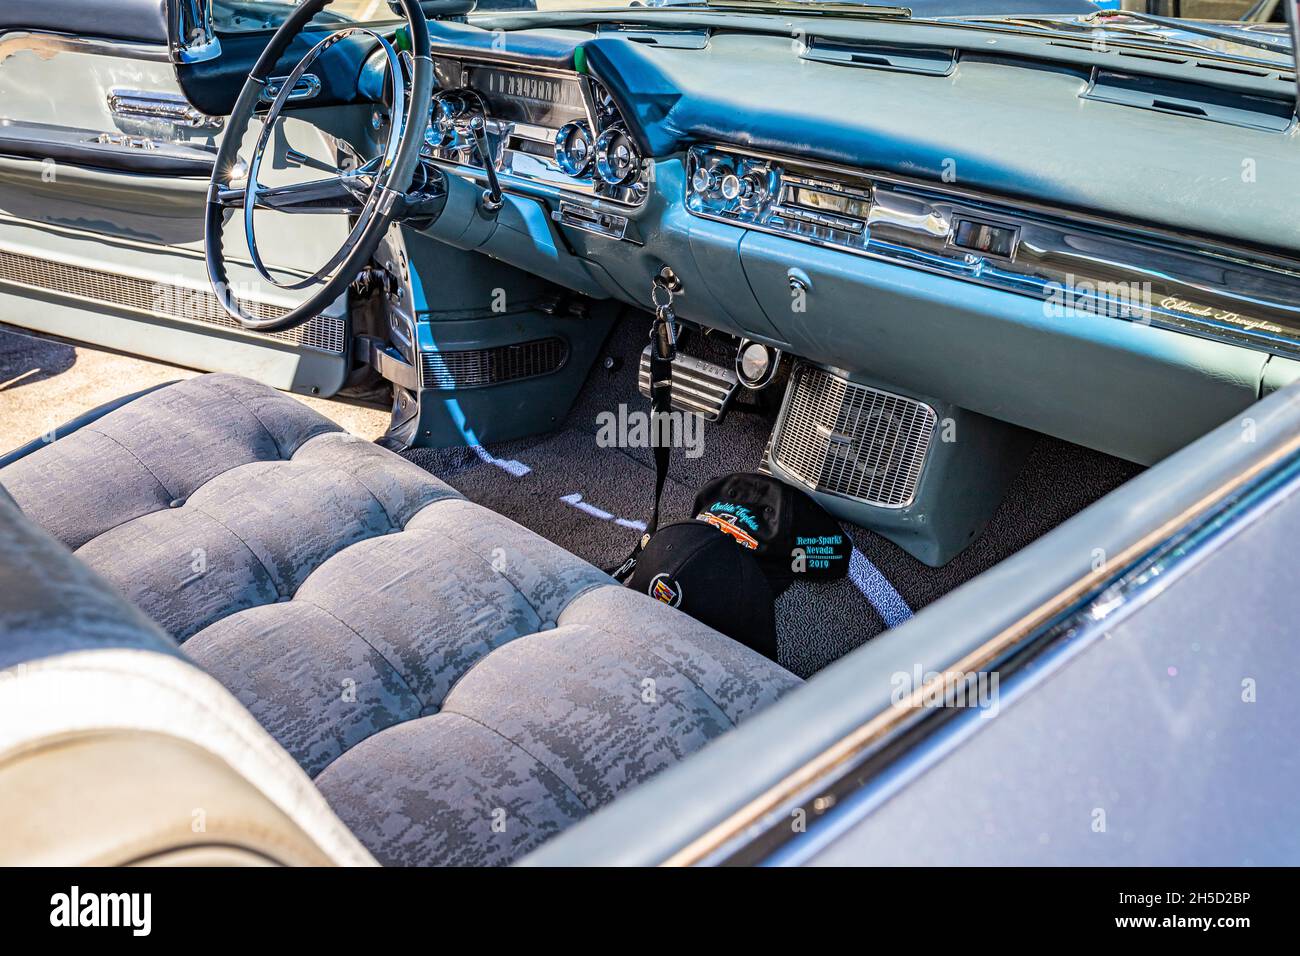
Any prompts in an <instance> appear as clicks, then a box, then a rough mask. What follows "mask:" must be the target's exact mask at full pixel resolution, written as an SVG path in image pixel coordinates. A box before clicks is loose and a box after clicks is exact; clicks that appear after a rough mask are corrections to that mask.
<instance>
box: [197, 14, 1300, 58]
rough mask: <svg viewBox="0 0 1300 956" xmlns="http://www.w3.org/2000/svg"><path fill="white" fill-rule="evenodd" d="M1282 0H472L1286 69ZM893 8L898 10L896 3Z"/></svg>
mask: <svg viewBox="0 0 1300 956" xmlns="http://www.w3.org/2000/svg"><path fill="white" fill-rule="evenodd" d="M1283 2H1284V0H1097V2H1092V0H896V5H886V0H877V2H869V0H478V5H477V12H478V13H479V14H484V13H494V12H502V11H532V10H538V11H542V12H547V11H583V10H586V11H593V10H614V9H619V8H622V9H627V8H642V9H644V8H647V7H651V8H664V7H678V8H681V9H683V10H686V9H690V8H697V9H706V8H707V9H711V10H712V12H714V13H716V14H720V15H724V16H725V15H727V14H728V13H731V12H733V11H734V12H735V13H736V14H740V13H753V12H756V11H758V12H761V11H762V9H763V8H764V7H770V8H773V9H774V10H789V9H793V8H798V7H799V6H801V5H805V6H807V7H809V9H810V11H811V10H812V8H814V7H816V8H819V9H818V10H817V12H818V13H819V14H822V15H826V14H834V15H837V16H840V17H890V18H893V19H898V18H899V17H900V16H908V15H909V13H910V18H911V19H913V20H934V19H940V18H960V19H961V20H962V21H963V22H965V23H966V24H968V25H970V26H976V25H978V26H981V27H983V28H994V29H999V30H1003V31H1013V32H1026V33H1028V32H1037V33H1048V34H1062V33H1064V34H1067V35H1071V36H1073V37H1076V38H1079V39H1084V40H1087V41H1088V42H1089V43H1094V44H1095V43H1098V42H1105V43H1112V42H1113V43H1116V44H1122V45H1135V46H1146V47H1160V48H1164V49H1170V50H1178V51H1180V52H1184V53H1188V54H1196V53H1201V54H1204V55H1207V56H1218V57H1225V58H1229V59H1238V60H1249V61H1258V62H1264V63H1269V64H1270V65H1278V66H1289V65H1290V62H1291V55H1290V35H1289V33H1288V31H1287V27H1286V16H1285V8H1284V6H1283ZM293 6H294V2H293V0H215V2H214V3H213V18H214V21H215V23H216V28H217V30H218V32H222V33H228V32H245V31H253V30H270V29H274V28H275V27H276V26H278V25H279V23H280V22H281V21H282V20H283V19H284V17H285V16H287V14H288V11H289V10H291V9H292V8H293ZM900 8H902V9H900ZM394 19H395V15H394V14H393V12H392V10H391V8H390V7H389V5H388V2H387V0H334V2H333V3H331V4H330V5H329V6H328V7H326V8H325V11H324V12H323V13H322V14H320V16H319V18H318V21H317V22H318V23H320V24H321V25H323V26H330V25H336V24H341V23H346V22H360V23H373V22H391V21H393V20H394Z"/></svg>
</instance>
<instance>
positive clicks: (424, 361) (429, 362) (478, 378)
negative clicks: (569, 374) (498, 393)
mask: <svg viewBox="0 0 1300 956" xmlns="http://www.w3.org/2000/svg"><path fill="white" fill-rule="evenodd" d="M568 359H569V344H568V343H567V342H565V341H564V339H561V338H555V337H551V338H545V339H535V340H533V341H531V342H521V343H520V344H518V345H499V346H496V347H495V348H490V349H464V350H461V351H452V352H424V353H423V354H422V355H421V358H420V384H421V385H422V386H423V387H425V388H435V389H441V390H444V391H450V390H452V389H457V388H479V387H481V386H484V385H500V384H501V383H502V382H517V381H519V380H520V379H525V378H536V377H537V376H539V375H550V374H551V373H552V372H558V371H559V370H560V369H561V368H562V367H563V366H564V363H565V362H567V361H568Z"/></svg>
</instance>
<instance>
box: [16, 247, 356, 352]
mask: <svg viewBox="0 0 1300 956" xmlns="http://www.w3.org/2000/svg"><path fill="white" fill-rule="evenodd" d="M0 283H8V284H10V285H17V286H23V287H25V288H28V289H35V290H38V291H42V292H51V293H53V294H55V295H61V296H68V297H70V298H74V299H81V300H83V301H88V302H96V303H101V304H103V305H110V306H116V307H118V308H122V309H129V310H130V311H132V312H143V313H145V314H146V315H157V316H161V317H162V318H167V319H180V320H183V321H187V322H198V323H200V324H202V325H210V326H215V327H218V328H223V329H231V330H234V331H238V332H241V333H243V334H246V335H252V336H257V337H259V338H268V339H276V340H278V341H281V342H289V343H292V344H293V345H299V346H302V347H304V348H311V349H319V350H320V351H322V352H335V353H341V352H342V351H343V339H344V334H343V332H344V330H343V319H342V318H339V317H336V316H335V317H331V316H324V315H318V316H316V317H315V318H314V319H310V320H309V321H307V322H305V323H303V324H302V325H300V326H298V327H297V328H294V329H289V330H288V331H285V332H252V331H249V330H247V329H244V328H243V326H241V325H240V324H239V323H238V322H236V321H235V320H234V319H232V318H231V317H230V316H229V315H228V314H227V313H226V310H225V309H223V308H222V307H221V303H219V302H218V301H217V297H216V296H215V295H213V294H212V293H211V292H210V291H208V290H206V289H204V290H198V289H191V288H188V287H186V286H180V285H174V284H171V283H161V282H151V281H150V280H148V279H142V278H140V277H138V276H129V275H120V274H118V273H115V272H104V271H102V270H100V269H90V268H87V267H85V266H77V265H71V264H69V263H66V262H58V261H56V260H53V259H41V258H37V257H35V256H28V255H23V254H22V253H19V252H10V251H7V250H4V249H0ZM239 303H240V305H241V306H242V307H243V309H244V311H245V312H247V313H248V314H249V315H251V316H254V317H255V318H259V319H262V318H278V317H279V316H282V315H284V314H285V313H286V312H288V311H289V310H288V309H285V308H281V307H280V306H276V305H268V304H267V303H265V302H254V301H252V300H249V299H240V300H239Z"/></svg>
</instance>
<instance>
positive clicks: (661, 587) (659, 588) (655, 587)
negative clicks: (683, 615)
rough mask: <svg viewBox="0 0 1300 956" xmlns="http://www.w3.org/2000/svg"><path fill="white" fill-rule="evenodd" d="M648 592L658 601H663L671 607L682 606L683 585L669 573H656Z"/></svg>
mask: <svg viewBox="0 0 1300 956" xmlns="http://www.w3.org/2000/svg"><path fill="white" fill-rule="evenodd" d="M646 593H647V594H649V595H650V596H651V597H652V598H654V599H655V600H656V601H663V602H664V603H665V604H667V605H668V606H669V607H681V604H682V586H681V585H680V584H678V583H677V582H676V581H674V580H673V579H672V578H670V577H669V576H668V575H667V574H662V573H661V574H656V575H655V576H654V577H653V578H652V579H651V580H650V590H649V591H647V592H646Z"/></svg>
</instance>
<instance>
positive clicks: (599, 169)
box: [596, 126, 641, 186]
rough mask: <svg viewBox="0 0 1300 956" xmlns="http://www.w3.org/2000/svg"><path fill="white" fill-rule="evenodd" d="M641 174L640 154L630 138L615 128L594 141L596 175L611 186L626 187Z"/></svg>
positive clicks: (623, 131) (624, 132)
mask: <svg viewBox="0 0 1300 956" xmlns="http://www.w3.org/2000/svg"><path fill="white" fill-rule="evenodd" d="M640 173H641V154H640V152H638V151H637V148H636V144H635V143H634V142H632V137H630V136H628V135H627V132H626V131H625V130H622V129H620V128H619V127H617V126H615V127H613V128H611V129H607V130H605V132H603V133H601V134H600V138H599V139H597V140H596V174H597V175H598V176H600V178H601V179H602V180H604V181H605V182H606V183H608V184H609V185H611V186H626V185H627V184H628V183H630V182H632V181H633V180H634V179H636V178H637V176H638V175H640Z"/></svg>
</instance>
